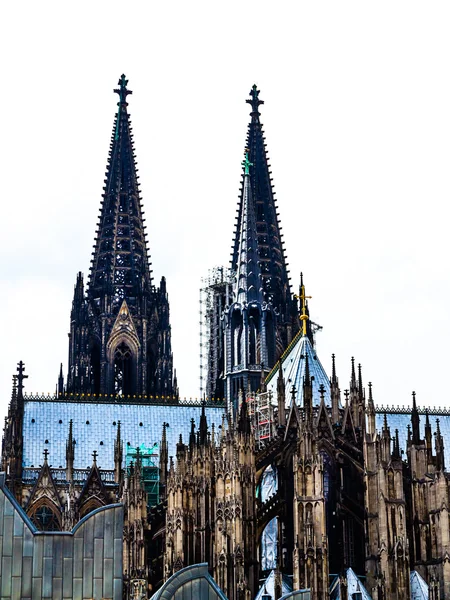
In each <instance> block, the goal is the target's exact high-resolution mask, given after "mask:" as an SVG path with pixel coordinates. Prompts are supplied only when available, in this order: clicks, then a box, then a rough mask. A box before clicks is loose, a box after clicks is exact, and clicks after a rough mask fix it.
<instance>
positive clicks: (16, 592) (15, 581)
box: [11, 577, 22, 600]
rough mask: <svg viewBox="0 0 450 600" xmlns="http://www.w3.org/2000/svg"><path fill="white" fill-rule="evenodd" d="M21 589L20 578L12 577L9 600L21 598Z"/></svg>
mask: <svg viewBox="0 0 450 600" xmlns="http://www.w3.org/2000/svg"><path fill="white" fill-rule="evenodd" d="M21 587H22V578H21V577H13V578H12V585H11V598H12V600H20V598H21V597H22V596H21Z"/></svg>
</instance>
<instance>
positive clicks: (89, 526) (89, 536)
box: [83, 519, 94, 558]
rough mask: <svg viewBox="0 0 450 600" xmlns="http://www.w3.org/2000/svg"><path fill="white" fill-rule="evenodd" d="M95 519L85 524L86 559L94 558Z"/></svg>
mask: <svg viewBox="0 0 450 600" xmlns="http://www.w3.org/2000/svg"><path fill="white" fill-rule="evenodd" d="M93 521H94V520H93V519H90V520H89V521H86V523H84V524H83V534H84V546H83V554H84V556H85V557H86V558H94V523H93Z"/></svg>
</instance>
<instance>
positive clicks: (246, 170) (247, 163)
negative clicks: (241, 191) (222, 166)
mask: <svg viewBox="0 0 450 600" xmlns="http://www.w3.org/2000/svg"><path fill="white" fill-rule="evenodd" d="M248 154H249V149H248V148H246V149H245V151H244V157H245V158H244V160H243V161H242V163H241V164H242V166H243V167H244V175H250V167H253V163H252V162H250V159H249V157H248Z"/></svg>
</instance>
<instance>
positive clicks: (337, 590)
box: [330, 569, 372, 600]
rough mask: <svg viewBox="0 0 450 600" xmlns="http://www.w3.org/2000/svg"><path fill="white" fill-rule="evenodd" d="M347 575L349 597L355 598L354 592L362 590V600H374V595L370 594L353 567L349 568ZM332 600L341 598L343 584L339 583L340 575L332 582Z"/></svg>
mask: <svg viewBox="0 0 450 600" xmlns="http://www.w3.org/2000/svg"><path fill="white" fill-rule="evenodd" d="M346 577H347V593H348V597H349V598H353V594H355V593H356V592H360V593H361V598H362V600H372V596H369V593H368V592H367V590H366V588H365V587H364V585H363V584H362V582H361V581H360V580H359V578H358V576H357V575H356V573H355V571H354V570H353V569H347V572H346ZM330 600H341V585H340V583H339V577H336V579H335V580H334V581H333V583H332V584H331V588H330Z"/></svg>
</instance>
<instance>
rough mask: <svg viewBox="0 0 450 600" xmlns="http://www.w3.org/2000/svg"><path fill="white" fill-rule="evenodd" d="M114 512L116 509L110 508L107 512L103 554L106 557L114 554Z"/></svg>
mask: <svg viewBox="0 0 450 600" xmlns="http://www.w3.org/2000/svg"><path fill="white" fill-rule="evenodd" d="M114 514H115V511H112V510H108V511H107V512H106V514H105V530H104V531H105V537H104V547H103V556H104V557H105V558H112V557H113V555H114V554H113V553H114V544H113V539H114ZM122 531H123V530H122Z"/></svg>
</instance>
